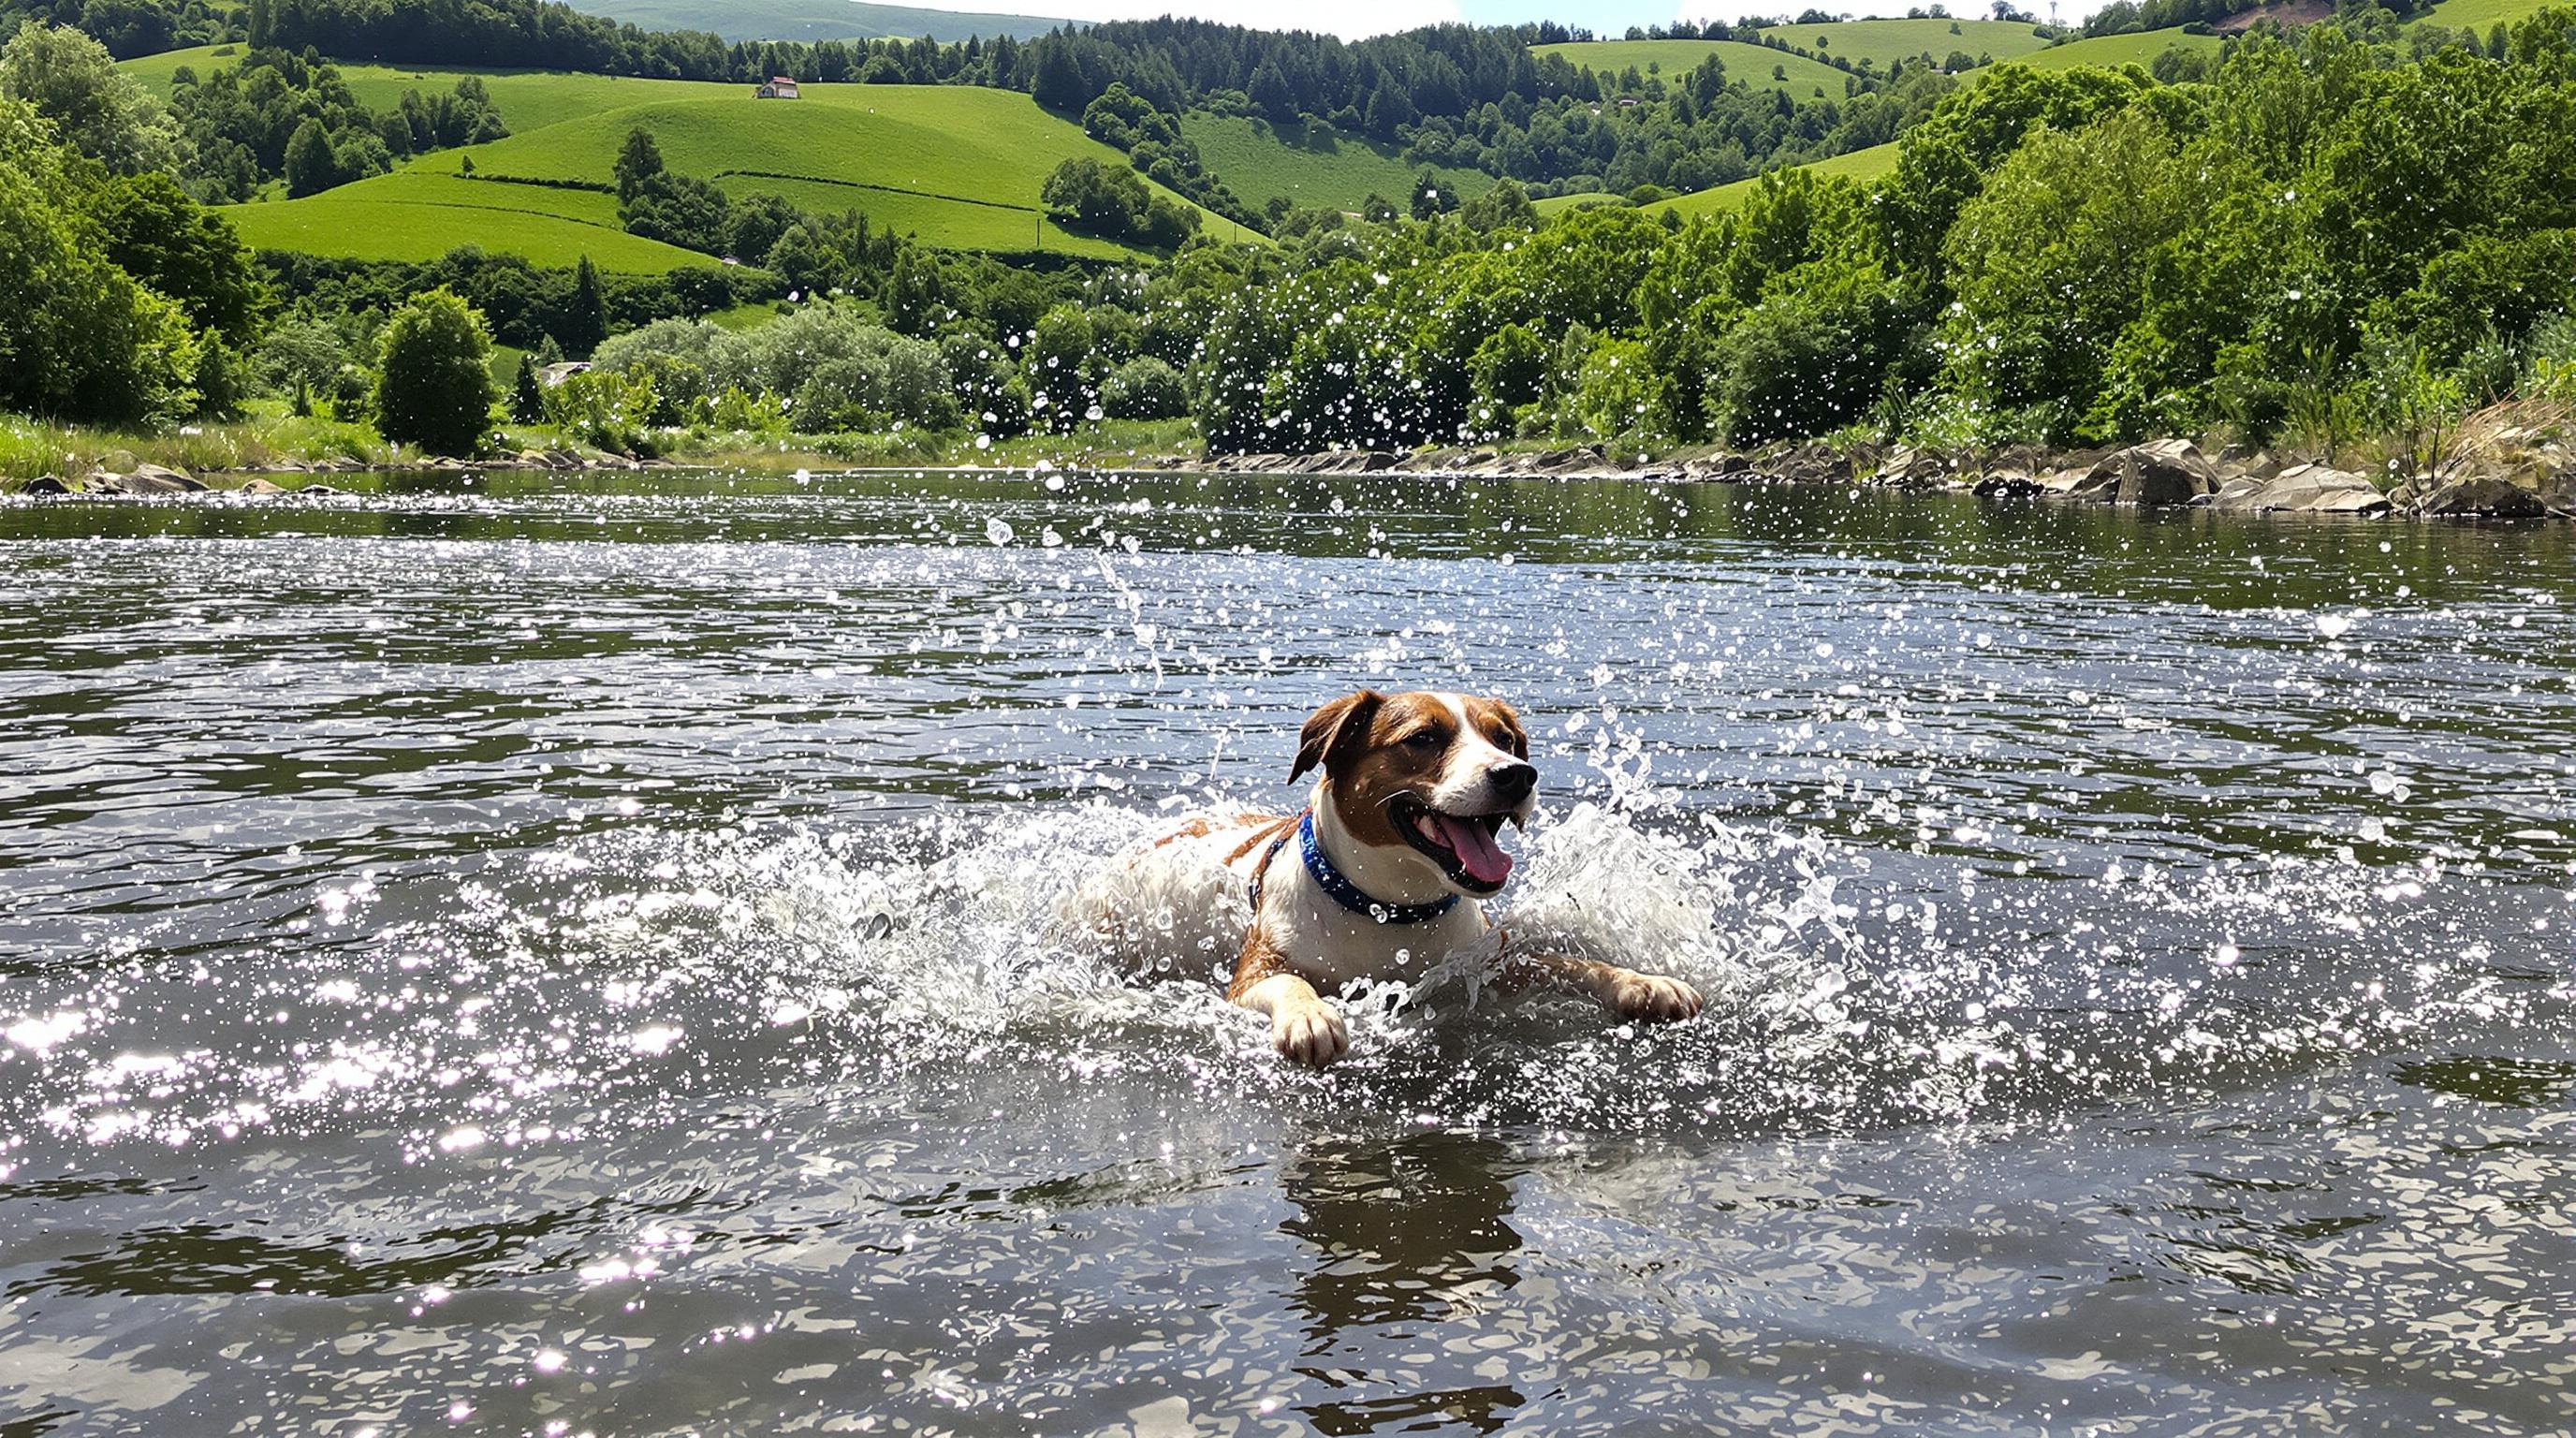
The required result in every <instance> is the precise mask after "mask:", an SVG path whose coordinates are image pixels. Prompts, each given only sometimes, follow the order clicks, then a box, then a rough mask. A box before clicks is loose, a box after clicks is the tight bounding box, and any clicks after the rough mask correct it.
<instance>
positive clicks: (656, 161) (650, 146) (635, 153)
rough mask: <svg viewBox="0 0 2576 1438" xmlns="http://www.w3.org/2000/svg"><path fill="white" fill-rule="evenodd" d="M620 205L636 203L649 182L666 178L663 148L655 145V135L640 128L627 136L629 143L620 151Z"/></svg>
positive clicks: (618, 184)
mask: <svg viewBox="0 0 2576 1438" xmlns="http://www.w3.org/2000/svg"><path fill="white" fill-rule="evenodd" d="M616 173H617V203H618V204H620V205H631V204H633V203H635V196H636V193H637V192H638V191H640V190H641V189H643V188H644V185H645V182H647V181H649V180H653V179H656V178H658V177H659V176H660V175H661V174H662V147H661V146H660V145H657V144H655V143H654V142H653V132H652V131H650V130H647V129H645V128H643V127H642V126H640V125H639V126H637V127H636V128H634V129H632V130H629V131H627V132H626V143H625V144H624V145H622V146H620V147H619V148H618V151H617V171H616Z"/></svg>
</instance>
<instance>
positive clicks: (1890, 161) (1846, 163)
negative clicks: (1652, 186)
mask: <svg viewBox="0 0 2576 1438" xmlns="http://www.w3.org/2000/svg"><path fill="white" fill-rule="evenodd" d="M1798 168H1800V169H1803V170H1810V171H1813V172H1814V173H1816V174H1818V175H1829V176H1830V175H1839V176H1841V177H1843V178H1845V179H1851V180H1875V179H1877V178H1879V177H1880V176H1882V175H1891V174H1894V173H1895V172H1896V146H1895V145H1893V144H1886V145H1872V146H1870V147H1869V148H1868V149H1866V150H1854V151H1852V152H1851V153H1850V154H1848V155H1836V156H1834V157H1833V158H1832V159H1830V160H1818V161H1817V162H1816V163H1814V164H1812V165H1801V166H1799V167H1798ZM1761 183H1762V177H1761V176H1758V175H1757V176H1755V177H1754V178H1752V179H1749V180H1738V181H1736V182H1735V183H1734V184H1731V185H1720V186H1718V187H1717V188H1715V189H1713V190H1699V191H1696V192H1694V193H1692V194H1687V195H1683V196H1681V197H1679V198H1678V199H1671V200H1666V201H1664V202H1663V203H1662V204H1661V205H1655V206H1649V207H1648V208H1650V209H1665V210H1671V211H1673V212H1674V213H1675V214H1678V215H1680V216H1681V217H1682V218H1683V219H1685V220H1688V219H1696V218H1697V217H1699V216H1701V215H1722V214H1725V213H1727V212H1728V211H1730V210H1734V209H1737V208H1739V207H1740V206H1742V205H1743V203H1744V201H1745V200H1746V198H1747V197H1749V196H1751V195H1752V193H1753V189H1754V187H1755V186H1756V185H1759V184H1761Z"/></svg>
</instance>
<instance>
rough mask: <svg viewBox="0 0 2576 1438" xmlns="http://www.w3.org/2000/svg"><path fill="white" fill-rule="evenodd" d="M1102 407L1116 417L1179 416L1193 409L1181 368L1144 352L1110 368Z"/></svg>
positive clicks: (1152, 417)
mask: <svg viewBox="0 0 2576 1438" xmlns="http://www.w3.org/2000/svg"><path fill="white" fill-rule="evenodd" d="M1100 407H1101V408H1102V409H1103V410H1105V411H1107V412H1108V414H1109V416H1110V417H1111V418H1113V419H1178V418H1180V417H1181V416H1182V415H1185V414H1187V413H1189V412H1190V393H1189V387H1188V386H1187V385H1185V384H1183V383H1182V382H1181V372H1180V371H1179V370H1176V369H1174V368H1172V367H1171V366H1170V365H1167V364H1165V363H1163V362H1162V361H1161V360H1158V359H1155V358H1154V357H1153V356H1151V355H1145V356H1141V357H1139V358H1136V359H1131V360H1129V361H1127V362H1126V363H1125V364H1123V365H1120V366H1119V367H1118V368H1117V369H1115V370H1113V371H1111V373H1110V375H1109V378H1108V380H1107V381H1106V382H1105V383H1103V384H1102V385H1101V386H1100Z"/></svg>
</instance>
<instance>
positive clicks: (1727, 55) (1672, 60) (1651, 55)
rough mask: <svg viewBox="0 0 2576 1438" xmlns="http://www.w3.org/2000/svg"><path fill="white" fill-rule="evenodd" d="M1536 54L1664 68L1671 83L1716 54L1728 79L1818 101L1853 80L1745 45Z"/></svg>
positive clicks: (1591, 43) (1642, 70)
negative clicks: (1817, 94)
mask: <svg viewBox="0 0 2576 1438" xmlns="http://www.w3.org/2000/svg"><path fill="white" fill-rule="evenodd" d="M1530 53H1531V54H1533V55H1562V56H1564V57H1565V60H1566V63H1567V64H1569V65H1574V66H1576V67H1578V68H1579V67H1584V66H1589V67H1591V69H1593V70H1594V71H1596V72H1598V73H1603V74H1615V73H1617V72H1619V71H1621V70H1625V69H1627V68H1628V67H1629V66H1631V65H1634V66H1636V67H1637V73H1638V74H1640V75H1644V74H1647V73H1649V72H1648V71H1647V68H1646V67H1647V66H1649V65H1660V66H1662V67H1663V70H1662V72H1661V73H1662V75H1663V77H1664V79H1666V80H1668V81H1670V80H1678V79H1680V78H1681V77H1682V76H1684V75H1687V74H1689V73H1690V72H1691V71H1693V70H1695V69H1698V68H1699V62H1700V61H1702V60H1705V59H1707V58H1708V57H1709V56H1711V55H1715V56H1716V57H1717V58H1718V59H1719V60H1720V61H1722V62H1724V64H1725V65H1726V78H1728V79H1730V80H1742V81H1743V82H1744V83H1746V84H1747V85H1751V86H1753V87H1754V88H1755V89H1761V88H1763V87H1765V86H1767V87H1769V88H1771V89H1774V90H1778V91H1780V92H1781V93H1783V94H1785V95H1787V96H1788V97H1789V98H1790V99H1792V100H1809V99H1813V98H1815V92H1816V91H1817V90H1819V89H1821V90H1823V91H1824V92H1825V96H1826V98H1827V99H1832V100H1839V99H1841V98H1842V97H1843V81H1844V80H1846V79H1848V78H1849V77H1848V76H1846V75H1844V74H1843V72H1842V71H1840V70H1837V69H1835V68H1834V67H1833V66H1831V65H1825V64H1820V63H1818V62H1816V61H1814V60H1810V59H1808V58H1807V57H1805V56H1804V55H1792V54H1789V53H1788V52H1787V51H1785V50H1774V49H1771V48H1770V47H1768V46H1765V45H1748V44H1745V43H1744V42H1742V41H1740V40H1581V41H1573V42H1569V43H1567V44H1563V45H1533V46H1531V47H1530ZM1775 67H1776V68H1777V69H1779V71H1780V72H1781V76H1782V78H1780V79H1777V80H1774V79H1772V78H1771V71H1772V70H1773V69H1774V68H1775Z"/></svg>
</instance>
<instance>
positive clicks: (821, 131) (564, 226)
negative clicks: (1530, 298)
mask: <svg viewBox="0 0 2576 1438" xmlns="http://www.w3.org/2000/svg"><path fill="white" fill-rule="evenodd" d="M181 53H182V54H183V55H185V54H188V53H190V52H181ZM193 53H194V54H195V56H196V58H195V60H194V61H191V60H188V59H184V58H183V59H178V60H173V59H172V58H171V57H169V56H157V57H154V59H155V60H156V61H158V62H162V63H157V64H153V65H149V66H145V65H132V66H129V67H128V68H129V69H130V70H133V71H134V72H135V73H137V74H138V75H140V76H141V77H142V78H144V80H145V81H146V83H147V84H157V85H158V86H161V87H166V86H167V84H168V78H169V74H170V72H171V70H172V69H174V68H175V67H176V65H178V64H182V63H197V64H198V65H199V66H200V68H203V67H204V66H205V65H206V64H209V63H211V64H221V63H223V61H222V60H221V59H219V58H216V57H213V56H212V55H210V54H208V53H206V52H202V51H201V52H193ZM342 73H343V75H345V76H346V77H347V78H348V80H349V83H350V88H351V89H352V90H353V91H355V92H356V93H357V94H358V96H359V97H360V98H361V99H362V100H364V101H365V102H366V103H368V104H370V105H374V106H390V105H391V104H392V103H394V101H395V100H396V99H397V98H399V96H400V95H401V94H402V92H403V91H404V90H406V89H421V90H433V89H445V88H447V87H449V86H452V85H454V84H455V83H456V80H457V77H458V76H459V75H460V74H462V73H465V72H461V71H449V70H397V69H387V68H384V67H377V66H349V67H346V68H345V69H344V70H343V71H342ZM483 73H484V83H485V85H486V86H487V87H488V88H489V89H490V91H491V93H492V95H493V98H494V100H495V101H496V102H497V103H498V104H499V105H500V107H501V115H502V118H503V120H504V121H506V122H507V123H508V124H509V125H510V127H511V130H512V133H511V135H510V136H509V138H507V139H504V140H500V141H497V142H495V143H492V144H488V145H478V146H474V147H471V148H469V149H464V150H450V151H443V152H440V153H437V154H432V155H425V156H422V157H421V158H420V159H418V160H415V161H413V162H411V163H410V164H408V165H406V166H404V167H402V168H401V169H399V170H397V171H395V172H394V173H393V174H390V175H382V176H378V177H376V178H374V179H370V180H364V181H360V182H358V183H356V184H351V185H344V186H341V187H340V188H338V189H335V190H331V191H328V192H326V193H324V194H320V195H314V196H311V197H308V198H305V199H301V200H284V201H272V202H267V203H262V204H252V205H241V206H235V207H232V208H231V209H230V210H228V211H227V213H229V214H230V215H231V216H232V217H233V218H234V220H235V222H236V223H237V224H238V225H239V227H240V228H241V230H242V233H243V237H244V238H245V239H247V240H249V241H250V242H251V243H252V244H254V245H256V246H259V247H262V248H268V249H283V250H293V251H301V252H305V253H313V254H325V255H335V256H344V257H349V258H370V259H424V258H433V257H435V256H437V255H439V254H443V253H445V252H446V251H447V250H448V249H450V248H452V247H454V246H456V245H461V244H480V245H482V246H484V247H485V248H487V249H492V250H509V251H514V252H518V253H524V254H526V255H527V256H528V257H529V258H530V259H531V260H534V261H536V262H538V263H541V264H558V263H560V264H569V263H572V262H573V261H574V260H575V259H577V258H579V257H580V256H581V255H583V254H588V255H590V256H591V258H592V259H593V261H594V262H595V263H597V264H599V265H601V266H602V267H603V268H608V269H614V270H619V271H622V272H627V273H658V272H661V271H665V270H669V269H671V268H673V267H675V266H677V265H682V264H689V263H706V258H705V257H704V256H699V255H692V254H689V253H688V252H686V251H682V250H678V249H675V248H673V247H671V246H668V245H662V244H657V243H654V242H652V241H647V240H640V239H636V238H635V237H633V236H630V235H627V234H625V233H624V232H623V231H621V230H619V229H618V228H617V216H616V201H615V200H614V199H613V198H612V197H610V196H609V195H606V194H603V193H599V192H597V191H595V190H583V189H568V188H561V187H560V186H559V185H549V184H527V183H511V181H514V180H515V181H555V182H564V181H570V182H574V183H576V184H582V185H607V184H609V183H611V182H612V181H613V178H614V166H615V163H616V158H617V150H618V147H619V145H620V144H621V143H623V141H624V140H625V138H626V135H627V132H628V131H630V130H632V129H635V128H637V127H641V128H644V129H647V130H650V131H652V132H653V136H654V139H655V141H656V142H657V143H658V144H659V145H660V147H661V150H662V154H663V158H664V159H665V161H666V162H667V163H668V164H669V165H670V167H671V168H672V169H674V170H676V171H679V172H680V173H683V174H690V175H696V176H699V177H702V178H705V179H709V180H712V181H714V182H715V183H716V184H717V185H719V186H720V187H722V188H723V189H724V190H725V191H726V192H727V193H729V194H733V195H736V196H742V195H749V194H754V193H764V192H765V193H770V194H776V195H780V196H782V197H784V198H786V199H788V200H790V201H792V202H794V203H795V204H797V205H800V206H803V207H805V208H808V209H814V210H820V211H828V212H839V211H842V210H851V209H855V210H858V211H860V212H862V213H864V214H866V215H867V216H868V217H869V219H870V220H871V221H872V222H873V223H876V224H879V225H885V226H890V227H892V228H893V229H894V230H896V231H898V232H900V233H906V234H910V235H913V236H914V237H916V238H917V239H919V240H920V241H921V242H922V243H924V244H928V245H934V246H938V247H942V248H948V249H961V250H983V251H990V252H995V253H1004V254H1024V253H1030V252H1037V251H1043V252H1046V253H1055V254H1072V255H1081V256H1087V257H1092V258H1100V259H1119V258H1129V257H1134V256H1137V255H1140V254H1142V253H1143V252H1142V251H1139V250H1137V249H1135V248H1134V247H1132V246H1129V245H1126V244H1123V243H1119V242H1114V241H1110V240H1104V239H1099V238H1096V237H1093V236H1089V235H1077V234H1073V233H1070V232H1068V231H1066V230H1064V229H1062V228H1060V227H1059V226H1057V225H1056V224H1055V223H1054V222H1053V221H1051V220H1047V219H1045V218H1044V217H1043V213H1042V208H1043V207H1042V202H1041V200H1040V195H1039V192H1040V189H1041V188H1042V187H1043V186H1044V184H1045V183H1046V177H1047V176H1048V174H1049V173H1051V172H1052V171H1053V170H1054V169H1055V167H1056V166H1057V165H1058V164H1059V163H1061V162H1062V161H1064V160H1066V159H1069V158H1073V157H1076V156H1086V157H1089V158H1092V159H1096V160H1098V161H1100V162H1101V163H1103V164H1106V165H1124V164H1126V157H1125V156H1123V155H1120V154H1119V153H1118V152H1117V151H1115V150H1112V149H1110V148H1109V147H1108V146H1106V145H1103V144H1101V143H1099V142H1098V141H1096V140H1093V139H1091V138H1090V137H1089V136H1087V135H1085V134H1083V133H1082V131H1081V129H1080V128H1079V127H1077V126H1075V125H1072V124H1070V123H1068V122H1066V121H1064V120H1061V119H1058V118H1057V117H1055V116H1053V115H1050V114H1048V113H1046V112H1045V111H1044V110H1041V109H1039V108H1038V106H1037V102H1036V101H1034V100H1032V99H1030V98H1029V97H1028V96H1027V95H1024V94H1019V93H1016V92H1012V91H1004V90H988V89H981V88H976V87H970V86H952V85H809V86H807V87H806V89H805V96H806V98H804V99H802V100H794V101H785V100H755V99H753V98H752V95H751V87H750V86H747V85H724V84H710V83H697V82H689V81H678V80H632V79H613V78H609V77H605V76H594V75H554V74H543V73H524V72H522V73H514V72H483ZM469 158H470V159H471V160H472V162H473V173H474V178H470V179H469V178H465V177H464V173H463V172H464V167H465V162H466V160H467V159H469ZM1405 173H1406V175H1407V180H1408V182H1409V175H1410V172H1405ZM1157 188H1159V187H1157ZM1396 188H1397V191H1398V192H1399V193H1400V192H1401V190H1402V189H1403V183H1401V182H1400V183H1399V184H1398V185H1397V187H1396ZM1174 198H1175V199H1178V197H1177V196H1175V197H1174ZM1180 203H1183V204H1187V203H1188V202H1187V201H1180ZM1191 208H1192V209H1197V208H1198V207H1197V206H1194V205H1193V206H1191ZM1199 214H1200V218H1201V221H1202V223H1204V224H1206V225H1208V226H1209V227H1210V228H1211V230H1212V231H1213V232H1214V233H1217V234H1221V235H1226V236H1228V237H1230V238H1247V239H1255V240H1257V239H1258V238H1259V237H1258V236H1255V235H1253V234H1251V232H1249V231H1243V230H1240V229H1239V227H1237V226H1235V225H1234V224H1232V223H1231V222H1229V221H1226V220H1223V219H1220V218H1219V217H1217V216H1215V215H1212V214H1209V213H1208V212H1206V211H1205V210H1199Z"/></svg>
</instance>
